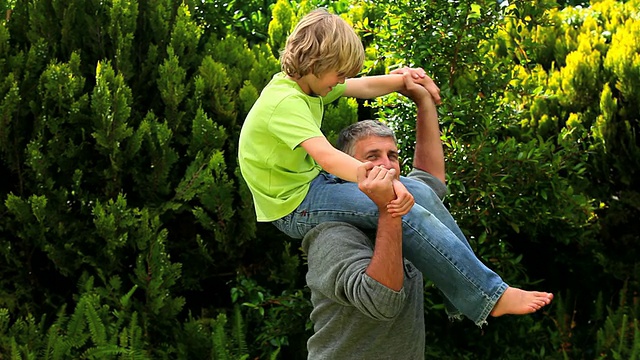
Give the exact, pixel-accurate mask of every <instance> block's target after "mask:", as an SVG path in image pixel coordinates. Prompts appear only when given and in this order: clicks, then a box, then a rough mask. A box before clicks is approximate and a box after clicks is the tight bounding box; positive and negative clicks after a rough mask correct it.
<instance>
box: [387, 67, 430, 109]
mask: <svg viewBox="0 0 640 360" xmlns="http://www.w3.org/2000/svg"><path fill="white" fill-rule="evenodd" d="M390 74H402V75H404V74H409V78H410V79H411V80H412V82H413V83H414V84H419V85H421V86H422V87H423V88H424V89H426V90H427V91H428V92H429V95H431V98H432V99H433V102H434V103H435V104H436V105H437V104H440V103H441V99H440V88H439V87H438V86H437V85H436V83H435V82H434V81H433V79H431V78H430V77H429V76H428V75H427V74H426V73H425V71H424V70H423V69H422V68H410V67H403V68H400V69H395V70H393V71H391V72H390ZM399 92H400V94H402V95H404V96H407V97H409V98H411V100H413V101H416V99H414V98H413V97H412V95H411V93H410V92H409V89H407V82H406V81H405V89H404V90H401V91H399Z"/></svg>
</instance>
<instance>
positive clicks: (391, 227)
mask: <svg viewBox="0 0 640 360" xmlns="http://www.w3.org/2000/svg"><path fill="white" fill-rule="evenodd" d="M405 95H407V96H409V97H410V98H411V99H412V100H414V101H415V102H416V105H417V109H418V115H417V124H416V147H415V155H414V164H413V165H414V170H413V171H412V172H411V173H410V174H409V176H408V178H409V179H414V180H409V181H408V182H403V183H404V184H405V185H407V184H409V186H407V188H408V189H409V190H410V191H411V193H412V194H413V195H414V197H415V198H416V204H419V205H420V206H422V207H424V208H425V209H428V210H429V211H430V213H429V214H430V215H428V216H434V217H435V218H437V219H438V220H439V221H440V222H441V223H442V224H443V225H444V226H445V227H446V228H448V229H449V230H450V235H448V236H446V237H445V238H443V239H433V241H432V242H433V248H432V249H431V250H430V251H431V253H436V255H435V256H434V259H440V258H444V259H445V260H450V259H449V256H444V257H443V255H442V254H443V253H447V252H448V253H449V254H450V255H451V256H453V257H458V258H459V259H463V260H464V261H467V262H468V264H465V266H467V265H468V266H470V268H471V269H473V268H479V267H481V268H482V272H484V273H485V274H486V277H483V278H479V279H480V280H482V281H484V280H485V279H486V281H490V282H494V283H497V284H499V286H500V287H501V288H502V289H503V291H502V292H501V293H500V295H499V296H496V298H489V299H487V298H482V299H481V300H478V301H476V300H474V299H473V298H472V297H467V296H464V295H465V291H466V288H465V285H464V284H455V281H453V280H451V279H452V277H447V274H449V273H452V272H455V271H457V270H458V269H457V268H456V266H457V265H458V264H460V261H457V260H456V261H443V262H435V261H434V263H433V265H432V266H431V268H430V269H429V274H428V275H427V276H429V278H430V279H431V280H433V281H434V282H435V284H436V286H438V287H441V288H442V287H448V288H447V289H448V290H450V289H455V290H456V291H453V292H451V291H450V293H455V294H456V296H457V298H452V299H448V300H451V302H449V301H446V305H447V310H448V313H449V315H450V316H451V317H460V315H466V316H467V317H470V318H471V319H472V320H474V321H475V322H476V323H477V324H478V325H481V324H483V323H485V318H486V316H488V315H492V316H500V315H503V314H527V313H531V312H534V311H536V310H538V309H540V308H541V307H542V306H544V305H547V304H549V302H550V301H551V299H552V295H551V294H549V293H543V292H533V291H524V290H521V289H516V288H512V287H509V286H508V285H507V284H506V283H504V281H502V279H501V278H500V277H499V276H498V275H497V274H495V273H494V272H492V271H491V270H490V269H488V268H486V267H484V265H482V264H481V263H480V262H479V260H477V258H475V255H474V254H473V251H472V249H471V247H470V246H469V244H468V242H467V240H466V239H465V237H464V235H463V234H462V232H461V231H460V229H459V228H458V226H457V224H455V221H454V220H453V218H452V217H451V215H450V214H449V213H448V211H447V210H446V208H445V207H444V205H443V204H442V202H441V201H440V199H441V198H442V197H443V196H444V194H445V192H446V186H445V183H444V181H445V171H444V156H443V150H442V143H441V141H440V130H439V126H438V120H437V114H436V110H435V104H434V101H433V99H432V98H431V96H430V95H429V93H428V92H427V91H426V90H425V89H424V88H423V87H421V86H407V91H406V92H405ZM338 147H339V148H340V149H341V150H342V151H344V152H346V153H347V154H349V155H351V156H353V157H354V158H356V159H358V160H360V161H370V162H372V163H373V164H374V165H376V166H377V167H384V168H385V169H388V170H393V171H389V172H388V173H387V174H386V175H384V176H381V175H380V174H381V173H383V172H380V171H378V170H377V169H379V168H374V169H373V170H372V171H371V172H370V173H368V174H366V172H365V170H364V169H362V170H361V171H360V173H359V174H358V187H359V188H360V190H362V191H363V192H364V193H365V194H367V196H368V197H369V198H370V199H371V200H372V201H373V202H374V203H375V204H376V206H377V207H378V209H379V213H380V217H379V219H378V230H377V233H376V235H375V241H374V242H372V241H371V240H370V239H369V238H368V237H367V236H366V235H365V234H364V233H362V232H361V231H359V230H358V229H356V228H355V227H353V226H351V225H348V224H345V223H323V224H321V225H319V226H317V227H316V228H315V229H314V230H312V231H311V232H310V233H309V234H308V235H307V236H306V237H305V238H304V240H303V243H302V247H303V250H304V251H305V252H306V253H307V259H308V272H307V277H306V279H307V285H308V286H309V288H310V289H311V301H312V303H313V307H314V308H313V311H312V313H311V320H312V321H313V323H314V331H315V333H314V335H313V336H312V337H311V338H310V339H309V341H308V343H307V347H308V350H309V359H423V358H424V315H423V298H422V276H421V274H420V272H419V271H417V269H416V268H415V267H413V265H412V264H411V263H410V262H408V261H407V260H405V259H403V256H402V243H401V242H402V234H401V230H400V229H399V228H400V227H401V226H402V222H401V220H399V218H395V217H393V216H390V215H388V212H387V211H386V205H385V202H384V201H385V200H387V199H389V197H391V198H393V197H392V196H391V195H390V193H389V192H388V186H390V185H389V182H390V181H391V180H390V179H389V174H397V173H398V172H399V170H400V169H399V159H398V150H397V146H396V142H395V137H394V136H393V132H392V131H391V130H390V129H389V128H387V127H386V126H385V125H383V124H381V123H379V122H375V121H371V120H367V121H363V122H360V123H357V124H354V125H352V126H350V127H348V128H347V129H345V130H344V131H343V132H342V133H341V134H340V139H339V141H338ZM415 180H417V181H420V182H422V183H426V184H427V185H428V186H429V187H426V186H424V184H420V185H418V183H417V182H416V186H413V187H412V186H411V181H415ZM436 194H437V195H436ZM463 253H464V254H463ZM468 259H471V260H468ZM476 263H477V264H476ZM479 272H480V271H472V272H470V273H469V274H471V276H475V275H476V274H478V273H479ZM483 276H484V275H483ZM452 283H453V284H452ZM453 304H462V305H463V306H464V307H463V308H458V306H457V305H453ZM463 309H472V311H473V312H475V313H477V312H482V314H481V315H480V316H479V317H475V316H474V317H472V316H470V315H469V313H468V312H467V311H464V310H463Z"/></svg>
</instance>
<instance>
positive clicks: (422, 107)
mask: <svg viewBox="0 0 640 360" xmlns="http://www.w3.org/2000/svg"><path fill="white" fill-rule="evenodd" d="M416 105H417V108H418V114H417V120H416V146H415V153H414V156H413V166H414V167H415V168H416V169H420V170H423V171H426V172H428V173H430V174H431V175H433V176H434V177H436V178H437V179H439V180H441V181H442V182H443V183H444V182H445V166H444V152H443V150H442V140H440V124H439V123H438V113H437V110H436V106H435V104H434V102H433V99H431V98H424V99H421V100H420V101H417V102H416Z"/></svg>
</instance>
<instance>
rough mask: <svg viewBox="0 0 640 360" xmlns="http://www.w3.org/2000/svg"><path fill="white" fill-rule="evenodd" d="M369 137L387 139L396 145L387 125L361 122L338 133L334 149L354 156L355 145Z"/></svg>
mask: <svg viewBox="0 0 640 360" xmlns="http://www.w3.org/2000/svg"><path fill="white" fill-rule="evenodd" d="M369 136H378V137H389V138H392V139H393V142H394V143H396V144H397V143H398V142H397V140H396V136H395V134H394V133H393V130H391V129H390V128H389V127H388V126H387V125H385V124H384V123H382V122H380V121H377V120H363V121H358V122H357V123H354V124H351V125H349V126H347V127H346V128H344V129H343V130H342V131H340V135H339V136H338V141H337V144H336V147H337V148H338V150H340V151H342V152H344V153H346V154H348V155H351V156H354V155H355V154H354V152H355V147H356V143H357V142H358V141H359V140H362V139H364V138H367V137H369Z"/></svg>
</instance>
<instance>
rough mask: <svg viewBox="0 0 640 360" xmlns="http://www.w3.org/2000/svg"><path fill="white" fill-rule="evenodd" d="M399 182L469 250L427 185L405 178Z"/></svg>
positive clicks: (462, 235)
mask: <svg viewBox="0 0 640 360" xmlns="http://www.w3.org/2000/svg"><path fill="white" fill-rule="evenodd" d="M400 181H401V182H402V184H403V185H404V186H405V187H406V188H407V190H408V191H409V192H410V193H411V195H413V198H414V200H415V202H416V204H418V205H420V206H422V207H423V208H425V209H426V210H428V211H429V212H430V213H432V214H433V215H434V216H435V217H436V218H437V219H438V220H440V222H442V223H443V224H444V225H445V226H446V227H448V228H449V230H451V231H452V232H453V233H454V234H455V235H456V236H457V237H458V239H460V241H462V242H463V243H464V244H465V245H466V246H467V247H468V248H469V249H471V245H469V242H468V241H467V238H466V237H465V236H464V234H463V233H462V230H461V229H460V227H459V226H458V223H456V221H455V219H454V218H453V216H451V213H450V212H449V209H447V207H446V206H444V204H443V203H442V200H440V198H439V197H438V195H437V194H436V193H435V192H434V191H433V190H432V189H431V187H429V186H428V185H427V184H425V183H424V182H422V181H420V180H414V179H411V178H407V177H400Z"/></svg>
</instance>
